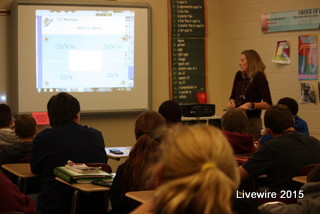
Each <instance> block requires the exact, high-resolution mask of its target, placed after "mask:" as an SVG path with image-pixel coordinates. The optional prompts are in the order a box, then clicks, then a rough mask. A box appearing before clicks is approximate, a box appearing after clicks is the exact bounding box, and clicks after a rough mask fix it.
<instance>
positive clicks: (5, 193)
mask: <svg viewBox="0 0 320 214" xmlns="http://www.w3.org/2000/svg"><path fill="white" fill-rule="evenodd" d="M11 212H12V213H13V212H22V213H25V214H35V213H36V204H35V202H34V201H33V200H32V199H31V198H29V197H28V196H26V195H25V194H23V193H22V192H20V191H19V188H18V187H17V185H15V184H14V183H12V182H11V181H10V180H9V179H8V178H7V177H6V176H5V175H3V174H0V213H11Z"/></svg>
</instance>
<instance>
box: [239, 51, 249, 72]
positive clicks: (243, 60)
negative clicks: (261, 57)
mask: <svg viewBox="0 0 320 214" xmlns="http://www.w3.org/2000/svg"><path fill="white" fill-rule="evenodd" d="M239 65H240V70H241V72H246V71H247V70H248V61H247V57H246V56H245V55H244V54H241V56H240V63H239Z"/></svg>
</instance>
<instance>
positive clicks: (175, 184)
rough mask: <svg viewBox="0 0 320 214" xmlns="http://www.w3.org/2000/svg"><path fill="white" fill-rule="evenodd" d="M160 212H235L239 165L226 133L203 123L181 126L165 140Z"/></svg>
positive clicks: (157, 195)
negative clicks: (232, 201)
mask: <svg viewBox="0 0 320 214" xmlns="http://www.w3.org/2000/svg"><path fill="white" fill-rule="evenodd" d="M163 146H164V148H163V159H162V162H161V164H162V167H163V171H162V174H161V176H162V177H161V178H160V179H162V180H161V185H160V186H159V187H158V188H157V190H156V193H155V203H156V207H157V208H158V209H157V211H159V212H158V213H166V214H174V213H203V214H209V213H219V214H231V213H232V209H231V200H232V196H233V194H234V193H235V191H236V189H237V187H238V185H239V174H238V168H237V164H236V162H235V160H234V155H233V152H232V149H231V147H230V145H229V142H228V141H227V139H226V138H225V136H224V135H223V133H222V132H221V131H220V130H219V129H217V128H215V127H213V126H206V125H203V124H197V125H193V126H186V125H178V126H176V127H174V128H173V129H172V130H170V132H169V134H168V136H167V137H166V138H165V139H164V142H163Z"/></svg>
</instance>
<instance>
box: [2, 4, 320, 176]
mask: <svg viewBox="0 0 320 214" xmlns="http://www.w3.org/2000/svg"><path fill="white" fill-rule="evenodd" d="M70 1H71V0H70ZM118 1H126V2H147V3H149V4H150V5H151V7H152V28H153V30H152V50H153V51H152V75H153V78H152V79H153V80H152V85H153V87H152V90H153V91H152V109H153V110H157V109H158V107H159V105H160V104H161V103H162V102H163V101H164V100H166V99H169V75H168V66H169V65H168V57H169V55H168V5H167V2H168V1H166V0H144V1H143V0H118ZM10 3H11V0H1V1H0V9H9V5H10ZM206 4H207V11H206V17H207V19H206V20H207V41H206V42H207V68H208V90H209V91H208V93H209V94H208V95H209V102H210V103H213V104H216V112H217V114H218V115H221V114H222V113H223V111H222V109H224V108H225V107H226V103H227V101H228V97H229V95H230V90H231V86H232V81H233V77H234V74H235V72H236V71H237V70H238V69H239V66H238V64H239V59H240V53H241V51H242V50H244V49H256V50H257V51H258V52H259V53H260V54H261V57H262V59H263V61H264V62H265V64H266V66H267V69H266V73H267V78H268V80H269V84H270V89H271V94H272V98H273V101H274V103H276V102H277V101H278V99H279V98H281V97H283V96H290V97H293V98H295V99H297V100H299V96H300V85H299V81H298V80H297V36H298V35H304V34H317V35H318V37H320V34H319V30H316V31H294V32H281V33H269V34H263V33H262V32H261V30H260V15H261V14H262V13H264V12H279V11H288V10H297V9H303V8H315V7H319V0H305V1H303V2H301V0H242V1H238V0H206ZM7 23H8V17H4V16H0V27H1V30H0V45H2V44H4V46H3V47H4V48H2V47H1V48H0V56H1V57H0V89H1V87H7V82H6V81H5V79H6V76H7V74H8V72H9V71H8V68H7V65H6V62H7V61H8V60H9V59H8V58H7V56H8V55H7V53H8V50H7V48H6V44H7V43H8V38H9V37H8V35H7V32H8V31H9V24H7ZM319 39H320V38H319ZM277 40H288V41H289V42H290V44H291V60H292V63H291V64H290V65H278V64H273V63H271V58H272V56H273V54H274V51H275V43H276V41H277ZM319 49H320V48H319ZM319 56H320V54H319ZM319 62H320V60H319ZM3 78H4V79H3ZM284 83H285V84H284ZM316 83H317V81H312V84H314V86H316ZM316 95H317V96H318V92H316ZM31 101H32V99H31ZM319 107H320V105H319V104H318V101H317V104H316V105H315V104H300V112H299V115H300V116H301V117H302V118H304V119H305V120H306V121H307V122H308V124H309V128H310V131H311V134H312V135H313V136H315V137H317V138H319V139H320V123H319V122H318V119H317V118H319V116H320V108H319ZM135 119H136V116H124V117H104V118H92V119H83V120H82V121H81V123H82V124H84V125H88V126H92V127H95V128H97V129H99V130H100V131H101V132H102V133H103V136H104V138H105V143H106V146H130V145H133V144H134V142H135V139H134V123H135ZM109 163H110V164H111V165H112V166H113V168H114V170H115V167H116V166H117V165H118V164H119V163H121V162H115V161H111V162H109Z"/></svg>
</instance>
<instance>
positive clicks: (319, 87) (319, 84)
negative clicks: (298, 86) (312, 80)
mask: <svg viewBox="0 0 320 214" xmlns="http://www.w3.org/2000/svg"><path fill="white" fill-rule="evenodd" d="M318 95H319V102H320V82H318Z"/></svg>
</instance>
